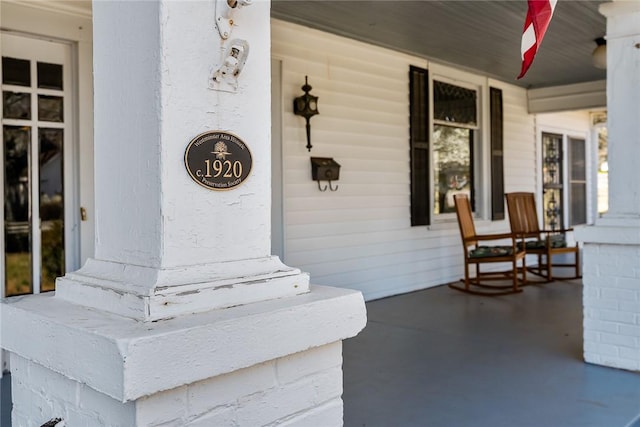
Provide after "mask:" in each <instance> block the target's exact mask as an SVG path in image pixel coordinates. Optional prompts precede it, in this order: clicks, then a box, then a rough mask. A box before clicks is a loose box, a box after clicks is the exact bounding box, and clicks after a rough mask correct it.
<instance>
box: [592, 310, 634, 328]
mask: <svg viewBox="0 0 640 427" xmlns="http://www.w3.org/2000/svg"><path fill="white" fill-rule="evenodd" d="M597 318H599V319H601V320H608V321H611V322H621V323H628V324H631V325H632V324H634V323H635V316H634V314H633V313H625V312H621V311H612V310H600V311H599V313H598V316H597Z"/></svg>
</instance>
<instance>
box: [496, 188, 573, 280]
mask: <svg viewBox="0 0 640 427" xmlns="http://www.w3.org/2000/svg"><path fill="white" fill-rule="evenodd" d="M506 198H507V210H508V212H509V223H510V225H511V232H512V233H513V234H514V235H515V236H516V238H517V239H518V247H519V248H524V250H525V251H526V252H527V254H534V255H537V256H538V265H537V266H530V267H527V269H528V270H529V271H530V272H531V273H533V274H535V275H537V276H540V277H543V278H544V279H545V281H546V282H551V281H553V280H568V279H578V278H580V277H581V275H580V250H579V248H578V245H577V244H575V245H574V246H569V245H567V241H566V240H565V234H566V233H567V232H569V231H572V229H571V228H569V229H561V230H542V229H540V227H539V222H538V214H537V210H536V202H535V197H534V194H533V193H525V192H516V193H508V194H506ZM559 254H573V255H574V261H575V262H573V263H554V262H553V256H554V255H559ZM554 267H571V268H573V269H574V270H575V274H574V275H573V276H571V277H565V276H563V277H555V276H554V275H553V268H554Z"/></svg>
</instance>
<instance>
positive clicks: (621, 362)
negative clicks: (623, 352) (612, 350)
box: [600, 356, 640, 371]
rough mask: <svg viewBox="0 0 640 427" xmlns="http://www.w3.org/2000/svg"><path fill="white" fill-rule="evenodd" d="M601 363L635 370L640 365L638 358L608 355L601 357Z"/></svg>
mask: <svg viewBox="0 0 640 427" xmlns="http://www.w3.org/2000/svg"><path fill="white" fill-rule="evenodd" d="M600 363H601V364H602V365H606V366H610V367H612V368H620V369H628V370H633V371H637V370H638V367H639V366H640V364H639V363H638V361H637V360H629V359H622V358H620V357H616V358H612V357H608V356H602V357H601V358H600Z"/></svg>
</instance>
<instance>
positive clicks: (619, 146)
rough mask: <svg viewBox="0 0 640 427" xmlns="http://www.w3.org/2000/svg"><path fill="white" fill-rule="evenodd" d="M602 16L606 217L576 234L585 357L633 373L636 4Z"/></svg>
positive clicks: (639, 203) (638, 356) (639, 121)
mask: <svg viewBox="0 0 640 427" xmlns="http://www.w3.org/2000/svg"><path fill="white" fill-rule="evenodd" d="M600 12H601V13H602V14H603V15H605V16H606V17H607V37H606V39H607V118H608V124H607V130H608V138H609V144H608V148H609V153H608V161H609V212H608V213H607V214H605V215H604V216H603V217H602V218H599V219H598V220H597V221H596V223H595V225H594V226H585V227H579V228H578V229H576V232H575V236H576V239H577V240H579V241H582V242H584V269H583V275H584V277H583V283H584V357H585V360H586V361H587V362H590V363H596V364H601V365H605V366H611V367H617V368H623V369H629V370H640V180H638V179H637V171H638V164H640V103H639V102H638V100H639V99H640V74H639V70H640V3H639V2H635V1H634V2H630V1H614V2H611V3H605V4H603V5H601V6H600Z"/></svg>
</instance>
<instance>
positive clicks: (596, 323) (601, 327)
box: [584, 318, 618, 333]
mask: <svg viewBox="0 0 640 427" xmlns="http://www.w3.org/2000/svg"><path fill="white" fill-rule="evenodd" d="M584 330H585V332H587V331H594V332H609V333H616V332H618V324H617V323H612V322H603V321H601V320H596V319H590V318H589V319H585V321H584Z"/></svg>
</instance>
